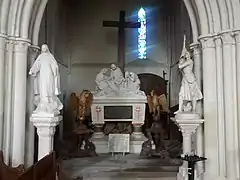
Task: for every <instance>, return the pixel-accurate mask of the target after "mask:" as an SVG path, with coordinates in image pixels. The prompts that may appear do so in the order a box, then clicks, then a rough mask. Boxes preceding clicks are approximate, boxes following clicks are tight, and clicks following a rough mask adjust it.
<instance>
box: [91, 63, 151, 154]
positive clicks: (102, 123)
mask: <svg viewBox="0 0 240 180" xmlns="http://www.w3.org/2000/svg"><path fill="white" fill-rule="evenodd" d="M95 82H96V85H97V86H96V90H95V91H93V92H92V93H93V103H92V107H91V115H92V121H93V122H92V123H93V124H94V125H95V132H94V135H93V142H94V144H95V145H96V151H97V152H98V153H106V152H108V134H131V137H130V152H131V153H140V151H141V146H142V143H143V142H144V140H145V137H144V135H143V133H142V131H141V126H142V125H143V124H144V119H145V106H146V105H145V103H146V102H147V97H146V95H145V93H144V92H143V91H141V90H140V80H139V78H138V76H137V75H136V74H135V73H133V72H126V73H125V75H123V73H122V71H121V70H120V68H118V67H117V66H116V65H115V64H112V65H111V67H110V68H104V69H102V70H101V71H100V72H99V74H97V76H96V81H95ZM132 126H133V127H132ZM103 127H105V128H104V130H103ZM104 132H105V133H104Z"/></svg>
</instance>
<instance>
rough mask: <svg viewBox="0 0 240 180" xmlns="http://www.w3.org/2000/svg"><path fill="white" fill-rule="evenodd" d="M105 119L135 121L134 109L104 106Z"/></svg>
mask: <svg viewBox="0 0 240 180" xmlns="http://www.w3.org/2000/svg"><path fill="white" fill-rule="evenodd" d="M104 119H133V107H132V106H104Z"/></svg>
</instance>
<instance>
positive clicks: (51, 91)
mask: <svg viewBox="0 0 240 180" xmlns="http://www.w3.org/2000/svg"><path fill="white" fill-rule="evenodd" d="M29 74H30V75H31V76H33V78H34V89H33V90H34V104H35V106H36V109H35V110H34V111H33V114H32V116H31V117H30V120H31V121H32V122H33V124H34V126H36V128H37V134H38V138H39V145H38V159H41V158H42V157H44V156H45V155H47V154H48V153H49V152H51V151H52V150H53V138H54V134H55V128H56V126H57V125H58V124H59V122H60V121H61V120H62V116H60V110H62V108H63V105H62V103H61V102H60V100H59V99H58V95H59V94H60V74H59V69H58V63H57V61H56V60H55V58H54V56H53V55H52V54H51V53H50V52H49V49H48V46H47V45H46V44H44V45H42V52H41V54H40V55H39V56H38V58H37V59H36V60H35V62H34V64H33V65H32V67H31V69H30V71H29Z"/></svg>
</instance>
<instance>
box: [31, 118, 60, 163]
mask: <svg viewBox="0 0 240 180" xmlns="http://www.w3.org/2000/svg"><path fill="white" fill-rule="evenodd" d="M30 119H31V121H32V122H33V125H34V126H35V127H36V128H37V134H38V160H40V159H42V158H43V157H44V156H46V155H48V154H49V153H50V152H51V151H52V150H53V145H54V134H55V130H56V126H57V125H58V124H59V122H60V121H61V120H62V116H37V115H32V116H31V118H30Z"/></svg>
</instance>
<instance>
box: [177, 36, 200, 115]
mask: <svg viewBox="0 0 240 180" xmlns="http://www.w3.org/2000/svg"><path fill="white" fill-rule="evenodd" d="M185 44H186V37H185V36H184V43H183V50H182V54H181V56H180V60H179V64H178V67H179V69H180V71H181V73H182V83H181V88H180V92H179V109H178V111H177V112H175V114H177V113H179V112H183V111H187V112H196V105H197V101H198V100H201V99H202V98H203V95H202V93H201V91H200V88H199V86H198V84H197V81H196V77H195V74H194V73H193V60H192V59H191V55H190V52H189V51H188V50H187V49H186V46H185ZM189 102H191V104H190V103H189Z"/></svg>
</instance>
